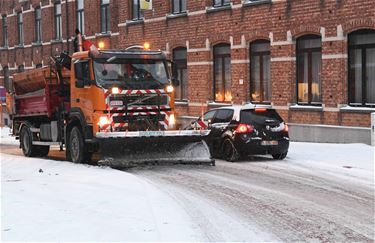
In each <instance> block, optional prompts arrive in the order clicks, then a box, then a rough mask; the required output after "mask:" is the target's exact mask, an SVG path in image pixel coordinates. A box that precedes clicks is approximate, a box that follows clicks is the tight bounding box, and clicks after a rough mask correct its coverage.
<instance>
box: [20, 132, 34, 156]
mask: <svg viewBox="0 0 375 243" xmlns="http://www.w3.org/2000/svg"><path fill="white" fill-rule="evenodd" d="M20 145H21V148H22V152H23V154H24V155H25V156H26V157H35V156H37V155H38V153H37V152H38V151H37V148H36V146H35V145H33V135H32V133H31V131H30V128H29V127H28V126H23V127H22V129H21V133H20Z"/></svg>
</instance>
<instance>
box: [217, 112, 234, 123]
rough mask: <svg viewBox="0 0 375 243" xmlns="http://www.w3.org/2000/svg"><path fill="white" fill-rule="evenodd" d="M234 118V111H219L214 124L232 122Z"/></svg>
mask: <svg viewBox="0 0 375 243" xmlns="http://www.w3.org/2000/svg"><path fill="white" fill-rule="evenodd" d="M232 116H233V110H229V109H223V110H218V112H217V114H216V116H215V119H214V122H215V123H221V122H230V121H231V120H232Z"/></svg>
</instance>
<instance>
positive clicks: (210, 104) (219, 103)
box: [207, 101, 232, 106]
mask: <svg viewBox="0 0 375 243" xmlns="http://www.w3.org/2000/svg"><path fill="white" fill-rule="evenodd" d="M207 105H208V106H231V105H232V103H225V102H215V101H210V102H208V103H207Z"/></svg>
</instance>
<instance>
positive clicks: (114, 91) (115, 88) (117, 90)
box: [112, 87, 120, 94]
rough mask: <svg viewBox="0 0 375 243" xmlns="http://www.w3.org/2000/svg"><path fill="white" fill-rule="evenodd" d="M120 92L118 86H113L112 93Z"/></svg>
mask: <svg viewBox="0 0 375 243" xmlns="http://www.w3.org/2000/svg"><path fill="white" fill-rule="evenodd" d="M119 93H120V89H119V88H117V87H113V88H112V94H119Z"/></svg>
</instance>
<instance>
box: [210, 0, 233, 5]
mask: <svg viewBox="0 0 375 243" xmlns="http://www.w3.org/2000/svg"><path fill="white" fill-rule="evenodd" d="M213 4H214V7H221V6H226V5H229V4H230V0H214V3H213Z"/></svg>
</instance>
